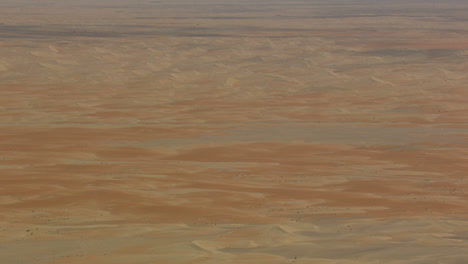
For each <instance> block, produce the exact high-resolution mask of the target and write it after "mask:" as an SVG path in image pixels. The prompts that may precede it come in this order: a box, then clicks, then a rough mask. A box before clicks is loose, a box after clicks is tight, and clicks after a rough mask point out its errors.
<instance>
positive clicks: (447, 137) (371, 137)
mask: <svg viewBox="0 0 468 264" xmlns="http://www.w3.org/2000/svg"><path fill="white" fill-rule="evenodd" d="M463 134H465V135H466V134H468V129H462V128H429V127H426V128H414V127H411V128H410V127H350V126H342V127H340V126H336V127H310V126H303V127H302V126H289V127H287V126H285V127H253V128H245V129H231V130H223V131H220V132H219V133H217V134H213V135H206V136H201V137H196V138H184V139H165V140H157V141H151V142H144V143H141V142H135V143H133V144H132V143H131V145H138V146H145V147H157V146H179V145H197V144H200V145H202V144H223V143H251V142H292V141H301V142H304V143H314V144H318V143H329V144H349V145H360V146H370V145H407V144H414V143H418V142H427V141H430V142H435V143H451V144H462V145H467V142H466V140H464V139H463V138H462V137H461V135H463Z"/></svg>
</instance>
